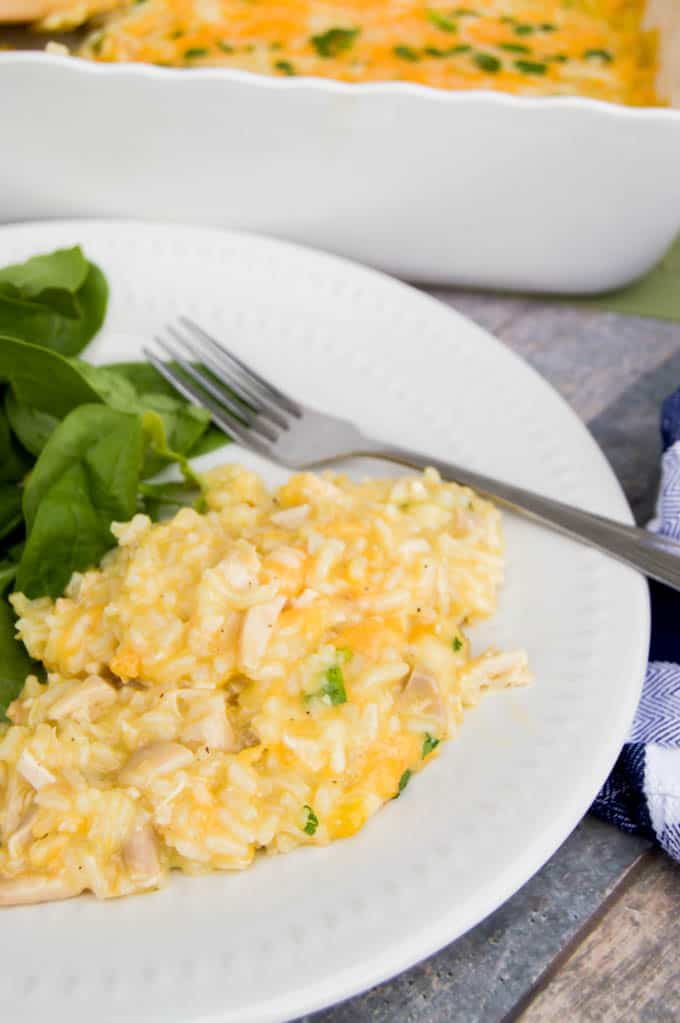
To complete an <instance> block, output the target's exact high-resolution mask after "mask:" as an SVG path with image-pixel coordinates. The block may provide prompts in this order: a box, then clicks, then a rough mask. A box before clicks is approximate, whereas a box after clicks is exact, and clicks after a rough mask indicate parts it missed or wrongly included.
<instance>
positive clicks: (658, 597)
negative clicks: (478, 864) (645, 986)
mask: <svg viewBox="0 0 680 1023" xmlns="http://www.w3.org/2000/svg"><path fill="white" fill-rule="evenodd" d="M661 434H662V438H663V446H664V453H663V457H662V461H661V486H660V489H659V499H658V503H657V509H656V517H655V518H654V520H653V522H651V523H650V527H649V528H650V529H653V530H654V531H655V532H658V533H663V534H664V535H665V536H670V537H673V538H674V539H676V540H680V388H679V389H678V390H677V391H676V392H675V393H674V394H672V395H671V396H670V398H667V399H666V401H665V402H664V405H663V410H662V415H661ZM651 597H652V639H651V645H650V651H649V665H648V667H647V675H646V677H645V684H644V687H643V690H642V697H641V699H640V705H639V706H638V709H637V712H636V715H635V720H634V721H633V724H632V726H631V730H630V734H629V736H628V742H627V743H626V744H625V746H624V747H623V750H622V751H621V754H620V756H619V759H618V760H617V762H616V765H615V766H614V770H613V771H612V773H611V774H610V776H609V778H608V779H607V781H606V782H605V784H604V786H603V787H602V790H601V791H600V793H599V795H598V797H597V799H596V800H595V802H594V803H593V807H592V810H593V812H594V813H595V814H597V816H598V817H601V818H602V819H603V820H606V821H610V822H611V823H612V824H616V825H618V827H620V828H623V829H624V831H629V832H632V833H633V834H638V835H646V836H647V837H649V838H652V839H653V840H655V841H656V842H658V844H659V845H660V846H661V847H662V848H663V849H665V851H666V852H667V853H668V854H669V855H670V856H672V857H673V858H674V859H676V860H680V593H677V592H675V591H673V590H670V589H668V587H665V586H661V585H659V584H658V583H652V584H651Z"/></svg>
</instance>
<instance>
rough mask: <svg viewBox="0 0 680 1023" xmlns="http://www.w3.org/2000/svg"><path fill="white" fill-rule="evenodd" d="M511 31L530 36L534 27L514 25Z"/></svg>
mask: <svg viewBox="0 0 680 1023" xmlns="http://www.w3.org/2000/svg"><path fill="white" fill-rule="evenodd" d="M512 31H513V32H514V33H515V35H518V36H532V35H533V34H534V32H535V29H534V26H533V25H515V26H514V28H513V30H512Z"/></svg>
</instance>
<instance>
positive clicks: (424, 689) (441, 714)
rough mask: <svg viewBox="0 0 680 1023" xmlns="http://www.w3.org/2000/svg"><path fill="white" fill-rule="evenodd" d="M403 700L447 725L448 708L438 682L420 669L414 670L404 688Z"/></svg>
mask: <svg viewBox="0 0 680 1023" xmlns="http://www.w3.org/2000/svg"><path fill="white" fill-rule="evenodd" d="M401 699H402V700H404V701H408V703H409V704H410V705H411V707H412V708H413V709H415V710H417V711H418V712H419V713H421V714H423V716H425V717H432V718H434V719H436V720H437V721H440V722H441V723H442V725H445V724H446V708H445V706H444V701H443V700H442V694H441V690H440V688H439V685H438V683H437V680H436V679H435V678H434V677H433V676H432V675H428V674H427V673H426V672H424V671H420V669H419V668H414V669H413V671H412V672H411V674H410V676H409V679H408V682H407V683H406V685H405V686H404V689H403V692H402V694H401Z"/></svg>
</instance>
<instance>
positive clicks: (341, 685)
mask: <svg viewBox="0 0 680 1023" xmlns="http://www.w3.org/2000/svg"><path fill="white" fill-rule="evenodd" d="M319 692H320V695H321V696H327V697H328V699H329V700H330V702H331V703H332V704H333V706H334V707H336V706H337V705H338V704H339V703H347V693H346V691H345V680H344V678H343V676H342V668H341V667H340V665H339V664H332V665H331V666H330V668H328V669H327V671H326V677H325V679H324V682H323V685H322V686H321V689H320V690H319Z"/></svg>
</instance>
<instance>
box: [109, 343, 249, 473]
mask: <svg viewBox="0 0 680 1023" xmlns="http://www.w3.org/2000/svg"><path fill="white" fill-rule="evenodd" d="M102 368H104V369H107V370H109V371H110V372H112V373H117V374H119V375H120V376H123V377H125V379H126V380H129V382H130V383H131V384H132V385H133V387H134V388H135V390H136V391H137V394H138V395H139V396H140V398H141V400H142V403H144V401H145V400H146V399H148V398H149V396H150V395H154V396H155V395H165V396H166V397H168V398H172V399H173V401H175V402H176V403H177V407H178V408H181V409H182V410H183V417H185V419H186V422H185V423H184V424H183V425H189V424H190V423H191V421H196V419H197V416H198V418H199V419H203V418H204V419H205V423H206V427H205V430H204V431H203V432H202V433H199V434H198V436H197V437H196V439H195V440H194V442H193V444H191V446H189V447H187V446H186V442H187V439H188V437H187V435H186V434H185V433H184V431H183V430H182V433H181V435H180V436H179V437H172V447H174V448H176V449H177V450H178V451H181V452H182V453H183V454H185V455H188V456H189V457H191V458H197V457H198V456H199V455H205V454H208V452H210V451H215V450H216V449H217V448H220V447H222V446H223V445H224V444H229V442H230V438H229V437H228V436H227V435H226V434H225V433H223V431H222V430H220V429H219V428H218V427H217V426H214V425H211V424H210V417H209V415H208V413H207V412H205V411H204V410H203V409H199V408H198V407H197V406H195V405H188V404H187V403H185V402H184V401H182V400H181V399H179V398H178V397H177V391H175V389H174V387H172V385H171V384H169V383H168V382H167V380H166V379H165V377H162V376H161V375H160V373H158V372H157V371H156V370H155V369H154V367H153V366H152V365H151V364H150V363H148V362H113V363H108V364H107V365H106V366H104V367H102ZM150 407H151V408H155V409H156V411H159V412H161V411H162V409H161V407H160V406H158V405H157V404H155V403H153V402H152V403H151V405H150ZM171 432H172V431H169V433H171ZM149 475H150V474H149Z"/></svg>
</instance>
